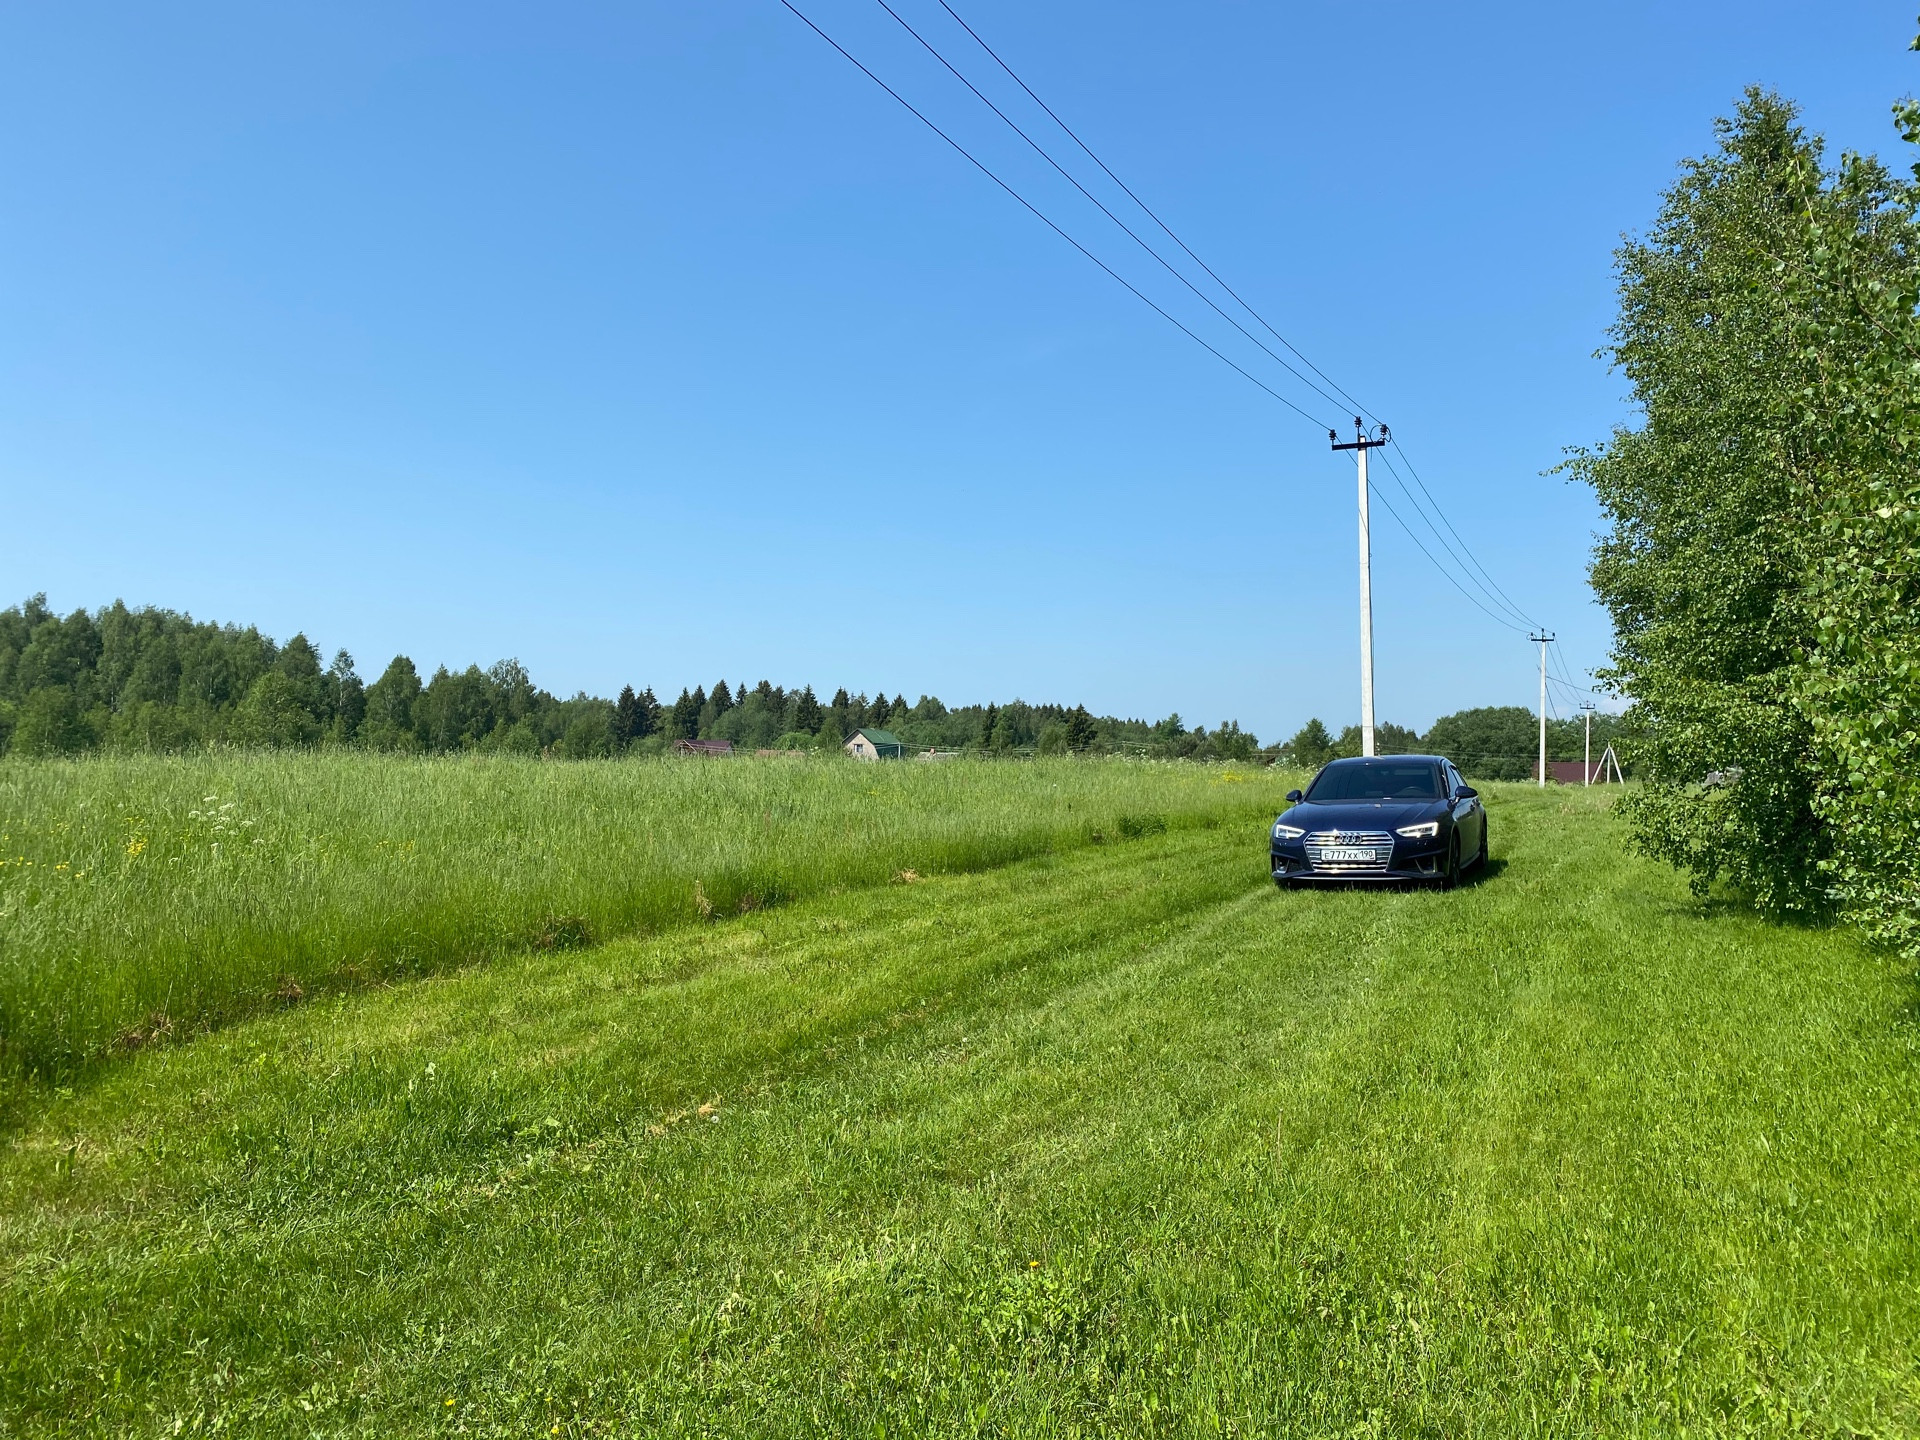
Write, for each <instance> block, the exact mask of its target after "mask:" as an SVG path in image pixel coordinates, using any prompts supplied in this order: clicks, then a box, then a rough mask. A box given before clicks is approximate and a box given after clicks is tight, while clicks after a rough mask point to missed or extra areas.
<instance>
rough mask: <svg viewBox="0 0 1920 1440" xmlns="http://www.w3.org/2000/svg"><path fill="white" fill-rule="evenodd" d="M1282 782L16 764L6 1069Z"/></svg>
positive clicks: (996, 853)
mask: <svg viewBox="0 0 1920 1440" xmlns="http://www.w3.org/2000/svg"><path fill="white" fill-rule="evenodd" d="M1287 783H1288V781H1287V779H1286V777H1284V776H1281V775H1278V774H1276V773H1273V772H1261V771H1257V770H1251V769H1249V770H1235V769H1227V768H1221V767H1211V766H1196V765H1184V764H1155V763H1150V762H1139V761H1105V762H1101V761H1074V760H1055V761H1035V762H1029V763H998V764H986V763H982V764H965V763H961V764H945V765H926V764H881V765H857V764H854V763H852V762H848V761H845V760H840V759H837V758H836V759H825V760H786V759H782V760H762V761H746V760H736V761H731V762H715V761H685V760H663V761H608V762H600V763H584V764H553V763H543V762H541V761H538V760H521V759H514V758H509V757H496V758H487V759H462V758H454V759H412V758H399V757H385V756H378V755H362V754H321V755H313V754H286V753H280V754H273V753H264V754H239V753H236V754H225V755H205V756H191V757H177V756H173V757H169V756H119V757H115V756H106V757H99V758H89V759H85V760H79V761H43V762H34V761H18V760H12V761H0V1073H4V1074H6V1075H10V1076H12V1077H14V1078H15V1079H19V1078H23V1077H38V1078H40V1079H58V1078H60V1077H62V1076H65V1075H68V1074H71V1073H72V1072H74V1071H76V1070H77V1069H80V1068H83V1067H85V1066H86V1065H88V1064H89V1063H91V1062H93V1061H95V1060H97V1059H99V1058H100V1057H102V1056H104V1055H106V1054H109V1053H111V1052H113V1051H114V1050H115V1049H116V1048H133V1047H136V1046H138V1045H140V1044H144V1043H146V1042H148V1041H150V1040H153V1039H156V1038H160V1037H162V1036H165V1035H167V1034H169V1033H176V1032H181V1033H183V1032H187V1031H191V1030H194V1029H198V1028H203V1027H205V1026H208V1025H211V1024H214V1023H217V1022H219V1021H221V1020H223V1019H226V1018H229V1017H231V1016H233V1015H236V1014H241V1013H245V1012H247V1011H249V1010H254V1009H258V1008H260V1007H262V1006H265V1005H269V1004H273V1003H276V1002H285V1001H288V1000H292V999H294V998H297V997H298V996H300V995H302V994H304V993H306V992H309V991H311V990H313V989H314V988H315V987H322V988H325V987H336V986H340V985H344V984H353V983H360V982H365V981H369V980H377V979H381V978H385V977H391V976H396V975H404V974H418V973H422V972H427V971H432V970H435V969H442V968H446V967H449V966H455V965H459V964H462V963H466V962H470V961H474V960H479V959H483V958H486V957H488V956H490V955H495V954H498V953H501V952H503V951H506V950H512V949H519V948H523V947H526V946H530V945H542V944H546V945H565V944H576V943H581V942H583V941H585V940H587V939H600V938H605V937H608V936H610V935H615V934H621V933H632V932H638V931H647V930H655V929H659V928H661V927H664V926H669V925H673V924H676V923H682V922H690V921H697V920H701V919H708V918H716V917H721V916H725V915H727V914H730V913H738V912H739V911H742V910H747V909H753V908H757V907H759V906H763V905H769V904H776V903H779V902H781V901H783V900H787V899H792V898H797V897H800V896H804V895H810V894H817V893H819V892H822V891H827V890H832V889H835V888H846V887H856V886H866V885H873V884H882V883H886V882H887V881H889V880H891V879H896V878H907V877H906V875H905V872H909V871H911V872H916V873H918V874H934V873H938V872H942V871H961V870H976V869H981V868H984V867H988V866H992V865H997V864H1002V863H1005V862H1007V861H1011V860H1015V859H1019V858H1022V857H1025V856H1030V855H1034V854H1038V853H1041V852H1045V851H1048V850H1054V849H1065V848H1071V847H1074V846H1078V845H1083V844H1087V843H1093V842H1095V841H1098V840H1105V839H1109V838H1120V837H1124V836H1127V835H1132V834H1139V833H1145V832H1150V831H1153V830H1157V829H1163V828H1169V827H1171V828H1180V827H1184V826H1192V825H1197V824H1209V823H1218V822H1220V821H1224V820H1234V821H1242V820H1244V821H1247V822H1253V821H1255V820H1257V819H1258V818H1260V817H1262V816H1264V815H1266V814H1268V813H1270V812H1272V811H1273V810H1275V809H1277V808H1278V806H1279V803H1280V802H1279V796H1280V794H1281V792H1282V791H1284V790H1285V789H1286V786H1287Z"/></svg>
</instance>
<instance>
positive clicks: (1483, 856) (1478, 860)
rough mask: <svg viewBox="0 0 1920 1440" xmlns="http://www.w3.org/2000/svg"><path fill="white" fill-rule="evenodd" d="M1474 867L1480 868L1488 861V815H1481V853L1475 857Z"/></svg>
mask: <svg viewBox="0 0 1920 1440" xmlns="http://www.w3.org/2000/svg"><path fill="white" fill-rule="evenodd" d="M1473 863H1474V867H1475V868H1476V869H1478V868H1479V867H1480V866H1482V865H1485V864H1486V863H1487V817H1486V816H1485V815H1482V816H1481V817H1480V853H1479V854H1478V855H1476V856H1475V857H1474V861H1473Z"/></svg>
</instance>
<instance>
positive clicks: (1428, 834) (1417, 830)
mask: <svg viewBox="0 0 1920 1440" xmlns="http://www.w3.org/2000/svg"><path fill="white" fill-rule="evenodd" d="M1393 833H1394V834H1396V835H1398V836H1400V837H1401V838H1402V839H1403V840H1431V839H1433V837H1434V836H1436V835H1438V834H1439V833H1440V822H1439V821H1438V820H1428V821H1426V822H1425V823H1424V824H1420V825H1402V826H1401V827H1400V828H1399V829H1398V830H1396V831H1394V832H1393Z"/></svg>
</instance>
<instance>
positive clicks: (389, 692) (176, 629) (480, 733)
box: [0, 596, 1614, 779]
mask: <svg viewBox="0 0 1920 1440" xmlns="http://www.w3.org/2000/svg"><path fill="white" fill-rule="evenodd" d="M1599 720H1600V724H1599V725H1598V726H1597V727H1596V745H1598V744H1601V743H1604V739H1605V738H1607V737H1610V736H1611V734H1612V727H1613V724H1614V721H1613V717H1611V716H1602V717H1599ZM1535 724H1536V722H1535V719H1534V717H1533V716H1532V715H1531V714H1530V713H1529V712H1527V711H1526V710H1523V709H1519V708H1517V707H1502V708H1493V709H1483V710H1469V711H1464V712H1462V713H1461V714H1459V715H1450V716H1447V717H1445V718H1444V719H1442V720H1440V721H1438V722H1436V724H1435V725H1434V727H1433V729H1431V730H1429V731H1428V732H1427V735H1426V736H1424V737H1423V736H1421V735H1418V734H1416V733H1415V732H1414V731H1412V730H1410V729H1407V728H1406V727H1404V726H1399V725H1382V726H1380V727H1379V730H1378V732H1377V742H1378V748H1379V749H1380V750H1381V752H1382V753H1393V752H1400V753H1407V752H1410V751H1415V750H1419V749H1422V748H1426V747H1435V748H1443V749H1444V750H1445V752H1446V753H1448V754H1452V755H1454V757H1455V759H1456V760H1457V761H1458V762H1459V763H1460V764H1461V766H1462V768H1463V769H1465V770H1466V771H1467V772H1468V773H1469V774H1474V775H1479V776H1481V777H1483V778H1492V779H1499V778H1510V779H1511V778H1521V777H1524V776H1525V775H1527V774H1529V773H1531V765H1532V758H1531V757H1532V755H1533V752H1534V745H1535V742H1536V731H1535ZM862 727H866V728H879V729H885V730H888V731H890V732H892V733H893V734H894V735H895V736H896V737H897V738H898V739H899V740H900V741H901V742H902V743H904V744H905V745H907V746H908V747H910V748H912V749H918V750H927V749H941V750H955V751H975V752H985V753H989V754H991V753H1002V754H1030V753H1038V754H1052V753H1072V752H1077V753H1090V754H1114V753H1131V754H1140V755H1147V756H1154V757H1160V758H1169V759H1196V760H1253V759H1263V760H1275V759H1282V760H1286V761H1288V762H1290V763H1295V764H1301V765H1307V766H1315V765H1319V764H1322V763H1324V762H1325V761H1327V760H1330V759H1333V758H1335V757H1336V756H1340V755H1357V754H1359V753H1360V732H1359V728H1358V727H1357V726H1348V727H1347V729H1346V730H1345V731H1344V732H1342V733H1341V734H1340V735H1338V736H1335V735H1333V734H1332V733H1330V732H1329V731H1328V730H1327V728H1326V726H1325V725H1323V724H1322V723H1321V722H1320V721H1319V720H1313V721H1310V722H1308V724H1307V725H1306V726H1305V727H1303V728H1302V730H1301V731H1300V733H1299V734H1298V735H1295V736H1294V737H1293V738H1292V739H1291V740H1289V741H1287V742H1286V743H1284V744H1281V745H1274V746H1269V747H1268V748H1267V749H1265V750H1262V749H1261V747H1260V743H1259V741H1258V739H1257V738H1256V737H1255V736H1254V735H1253V734H1251V733H1250V732H1248V731H1245V730H1242V729H1241V728H1240V726H1239V725H1238V724H1237V723H1236V722H1234V721H1231V720H1229V721H1227V722H1225V723H1224V724H1222V725H1220V726H1218V727H1217V728H1215V729H1213V730H1211V731H1210V730H1208V729H1207V728H1206V727H1205V726H1194V727H1193V728H1191V729H1189V728H1188V727H1187V725H1186V724H1185V723H1184V722H1183V721H1182V720H1181V718H1180V716H1179V715H1178V714H1174V715H1169V716H1167V717H1166V718H1165V719H1164V720H1160V721H1158V722H1153V723H1149V722H1147V721H1144V720H1123V719H1120V718H1118V717H1116V716H1112V715H1092V714H1089V713H1088V711H1087V710H1086V709H1085V707H1084V706H1078V705H1076V706H1066V705H1057V704H1047V705H1036V704H1029V703H1027V702H1026V701H1023V700H1012V701H1009V702H1007V703H1005V704H986V705H965V706H960V707H958V708H954V709H949V708H948V707H947V706H946V705H944V704H942V703H941V702H940V701H939V700H938V699H937V698H935V697H934V696H931V695H922V696H921V697H920V698H919V699H918V700H915V701H909V700H908V699H907V697H906V696H905V695H904V694H897V693H896V694H895V695H893V696H892V697H889V696H888V695H887V692H886V690H885V689H884V688H883V689H880V690H876V691H875V692H874V694H873V695H872V697H871V698H869V697H868V696H867V695H866V694H865V693H864V692H860V693H849V692H848V691H847V690H846V689H844V688H841V689H836V690H835V691H834V692H833V693H832V695H831V696H824V695H822V694H821V693H820V692H818V691H816V690H815V689H814V688H813V687H812V686H810V685H809V686H801V687H799V688H797V689H788V688H785V687H782V686H779V685H775V684H773V683H772V682H770V681H767V680H762V681H760V682H759V683H757V684H753V685H749V684H748V683H746V682H745V681H740V682H729V681H726V680H724V679H723V680H718V681H716V682H715V683H714V685H713V687H712V688H711V689H708V688H707V687H706V686H704V685H703V686H699V687H697V688H695V689H693V690H684V689H683V690H682V691H681V692H680V693H679V694H678V695H677V696H675V697H674V698H673V699H672V700H663V699H661V698H660V697H659V696H657V695H656V694H655V693H654V691H653V690H652V688H651V687H646V686H643V687H642V688H640V689H638V690H636V689H635V688H634V687H633V686H631V685H629V686H626V687H624V688H623V689H622V690H621V691H620V693H619V695H618V696H617V697H615V698H614V699H611V700H609V699H605V698H602V697H598V696H592V695H586V694H579V695H575V696H573V697H572V698H571V699H566V700H563V699H560V698H558V697H556V696H554V695H552V694H550V693H549V692H547V691H546V690H543V689H541V688H540V687H539V686H537V685H535V684H534V683H533V680H532V677H531V676H529V675H528V674H527V672H526V670H525V669H524V668H523V667H522V666H521V665H520V663H519V662H518V661H515V660H502V661H500V662H499V663H497V664H495V665H493V666H490V667H489V668H487V669H485V670H482V669H481V668H480V667H479V666H477V665H472V666H468V667H467V668H466V669H465V670H460V671H454V670H448V669H445V668H444V667H443V668H441V669H439V670H436V671H435V672H434V673H433V674H432V675H431V676H428V677H426V678H425V679H423V678H422V677H421V675H420V672H419V669H418V668H417V667H416V666H415V665H414V663H413V661H411V660H409V659H408V658H407V657H406V656H404V655H397V656H395V657H394V658H393V660H392V661H391V662H390V663H389V664H388V665H387V667H386V668H385V669H384V670H383V671H381V673H380V675H379V677H378V678H377V679H375V680H374V681H373V682H372V683H371V684H369V683H367V682H366V681H365V680H363V679H362V677H361V676H360V674H359V672H358V671H357V670H356V668H355V666H354V662H353V657H352V656H350V655H349V654H347V652H346V651H344V650H341V651H338V652H336V653H335V654H334V656H333V658H332V660H331V661H323V659H322V656H321V653H320V651H319V650H317V649H316V648H315V647H314V646H313V644H312V642H310V641H309V640H308V639H307V637H306V636H305V635H295V636H294V637H293V638H292V639H291V640H288V641H286V642H285V643H284V644H281V643H277V642H275V641H274V640H272V639H270V638H269V637H267V636H265V635H263V634H261V633H260V631H259V630H257V629H255V628H254V627H252V626H246V627H241V626H237V625H216V624H209V623H206V622H202V621H196V620H194V619H192V618H191V617H189V616H186V615H182V614H179V613H177V612H175V611H172V610H160V609H154V608H150V607H149V608H142V609H138V610H134V609H129V608H128V607H127V606H126V605H124V604H122V603H120V602H117V601H116V602H115V603H114V604H112V605H109V606H107V607H105V608H104V609H101V610H98V611H95V612H93V613H88V612H87V611H85V610H76V611H74V612H73V613H72V614H70V615H66V616H59V615H56V614H54V613H53V611H52V610H50V609H49V608H48V606H47V603H46V597H45V596H35V597H34V598H33V599H31V600H28V601H27V602H26V603H25V604H23V605H17V606H15V607H13V608H12V609H10V610H4V611H0V751H10V752H12V753H15V754H20V755H61V754H75V753H78V752H81V751H86V750H93V749H101V748H106V749H122V750H179V749H184V748H187V747H191V746H199V745H206V744H230V745H243V746H277V747H287V746H320V745H331V746H359V747H364V748H367V749H374V750H400V751H416V752H419V753H423V754H426V753H436V752H446V751H460V750H480V751H508V752H517V753H521V754H527V755H535V754H544V755H552V756H558V757H562V758H567V759H591V758H595V757H599V756H610V755H619V754H642V755H646V754H659V753H662V752H663V751H665V750H667V749H669V748H670V747H671V746H672V744H673V742H674V741H675V740H678V739H710V740H731V741H732V742H733V743H734V744H735V746H736V747H738V748H740V749H743V750H763V749H773V750H813V749H822V748H832V747H837V746H838V745H839V744H840V743H841V741H843V740H844V739H845V738H846V737H847V736H849V735H851V734H852V733H853V732H854V731H855V730H857V729H860V728H862ZM1550 738H1551V740H1552V753H1553V754H1554V756H1555V757H1556V758H1560V759H1577V758H1579V756H1580V753H1581V750H1580V746H1581V736H1580V731H1579V726H1578V724H1577V722H1555V724H1554V727H1553V731H1552V735H1551V737H1550Z"/></svg>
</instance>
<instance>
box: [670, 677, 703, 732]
mask: <svg viewBox="0 0 1920 1440" xmlns="http://www.w3.org/2000/svg"><path fill="white" fill-rule="evenodd" d="M706 703H707V697H706V696H705V695H701V696H700V697H699V698H698V699H696V698H695V697H694V696H693V695H690V694H689V693H688V692H687V690H686V688H685V687H684V686H683V687H681V690H680V698H679V699H678V700H676V701H674V702H673V738H674V739H675V740H691V739H693V737H694V735H695V733H696V732H697V731H698V730H699V729H700V707H701V706H702V705H704V704H706Z"/></svg>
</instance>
